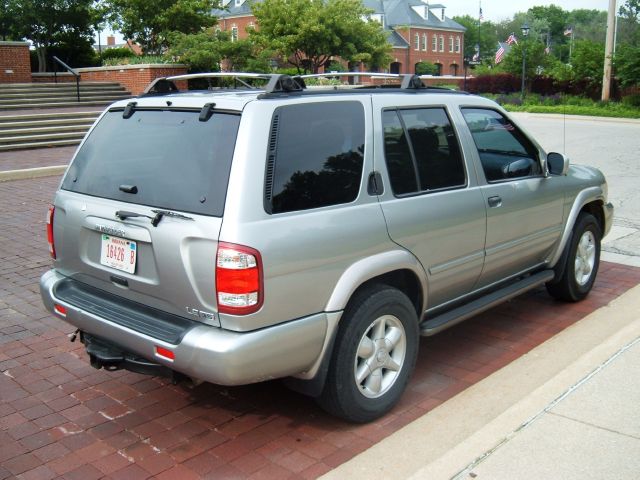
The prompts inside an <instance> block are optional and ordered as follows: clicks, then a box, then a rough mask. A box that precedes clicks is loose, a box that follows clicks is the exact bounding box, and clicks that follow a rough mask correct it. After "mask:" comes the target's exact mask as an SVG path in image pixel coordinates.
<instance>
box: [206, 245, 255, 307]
mask: <svg viewBox="0 0 640 480" xmlns="http://www.w3.org/2000/svg"><path fill="white" fill-rule="evenodd" d="M216 296H217V299H218V311H219V312H220V313H229V314H232V315H247V314H249V313H254V312H257V311H258V310H260V307H262V302H263V301H264V298H263V297H264V290H263V279H262V258H261V257H260V253H259V252H258V251H257V250H254V249H253V248H249V247H244V246H241V245H234V244H231V243H224V242H220V243H219V244H218V255H217V258H216Z"/></svg>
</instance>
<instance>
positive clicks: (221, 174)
mask: <svg viewBox="0 0 640 480" xmlns="http://www.w3.org/2000/svg"><path fill="white" fill-rule="evenodd" d="M199 112H200V110H171V109H166V108H165V109H140V110H135V111H134V112H133V114H132V115H131V116H130V117H128V116H127V115H124V114H123V113H124V112H123V109H115V110H110V111H109V112H107V113H106V114H105V115H104V116H103V117H102V118H101V120H100V121H99V123H98V124H97V125H96V127H95V128H94V129H93V130H92V132H91V133H90V135H89V136H88V138H87V139H86V141H85V142H84V144H83V145H82V146H81V148H80V150H79V151H78V153H77V155H76V157H75V158H74V160H73V162H72V164H71V166H70V167H69V170H68V172H67V174H66V176H65V178H64V179H63V182H62V185H61V190H60V191H59V192H58V194H57V197H56V201H55V205H56V212H55V229H56V230H55V235H56V250H57V260H56V268H57V269H58V270H59V271H60V272H61V273H63V274H65V275H67V276H70V277H72V278H74V279H76V280H78V281H81V282H83V283H86V284H89V285H92V286H95V287H97V288H100V289H103V290H106V291H108V292H111V293H114V294H117V295H120V296H122V297H125V298H128V299H130V300H133V301H137V302H139V303H143V304H145V305H150V306H153V307H155V308H160V309H162V310H165V311H167V312H170V313H174V314H177V315H181V316H185V317H189V318H193V319H196V320H202V321H206V322H207V323H211V324H217V323H218V318H217V315H216V314H215V311H216V301H215V257H216V250H217V240H218V235H219V231H220V226H221V223H222V215H223V211H224V204H225V197H226V191H227V183H228V177H229V171H230V167H231V159H232V156H233V151H234V146H235V139H236V135H237V131H238V126H239V122H240V115H239V114H234V113H225V112H214V114H213V115H212V116H211V117H210V118H209V119H207V120H206V121H200V120H199ZM199 312H208V313H209V315H200V313H199ZM194 313H195V315H197V317H193V314H194Z"/></svg>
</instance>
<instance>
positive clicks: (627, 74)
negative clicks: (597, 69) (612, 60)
mask: <svg viewBox="0 0 640 480" xmlns="http://www.w3.org/2000/svg"><path fill="white" fill-rule="evenodd" d="M616 77H618V79H620V83H622V85H623V86H625V87H629V86H633V85H640V46H638V45H628V44H625V45H621V46H620V48H618V51H617V52H616Z"/></svg>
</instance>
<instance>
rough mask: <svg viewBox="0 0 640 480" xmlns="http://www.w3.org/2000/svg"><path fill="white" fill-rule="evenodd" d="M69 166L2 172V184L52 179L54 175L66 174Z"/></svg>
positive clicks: (0, 177)
mask: <svg viewBox="0 0 640 480" xmlns="http://www.w3.org/2000/svg"><path fill="white" fill-rule="evenodd" d="M67 166H68V165H54V166H51V167H37V168H24V169H21V170H8V171H5V172H0V182H8V181H11V180H27V179H31V178H40V177H51V176H53V175H61V174H63V173H64V172H65V170H66V169H67Z"/></svg>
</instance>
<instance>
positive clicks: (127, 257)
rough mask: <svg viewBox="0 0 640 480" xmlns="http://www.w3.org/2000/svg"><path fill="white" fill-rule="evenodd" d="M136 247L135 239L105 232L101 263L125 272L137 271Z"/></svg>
mask: <svg viewBox="0 0 640 480" xmlns="http://www.w3.org/2000/svg"><path fill="white" fill-rule="evenodd" d="M136 247H137V245H136V242H134V241H131V240H125V239H124V238H120V237H112V236H111V235H104V234H103V235H102V249H101V250H100V263H101V264H102V265H106V266H107V267H111V268H115V269H117V270H122V271H123V272H127V273H133V272H135V271H136V260H137V257H138V255H137V253H138V250H137V248H136Z"/></svg>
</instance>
